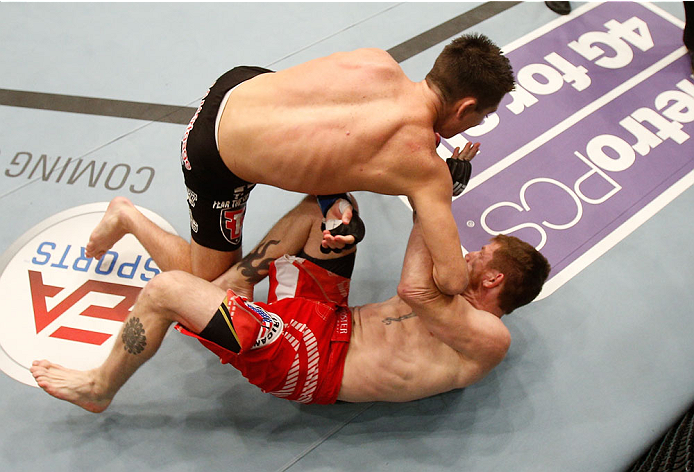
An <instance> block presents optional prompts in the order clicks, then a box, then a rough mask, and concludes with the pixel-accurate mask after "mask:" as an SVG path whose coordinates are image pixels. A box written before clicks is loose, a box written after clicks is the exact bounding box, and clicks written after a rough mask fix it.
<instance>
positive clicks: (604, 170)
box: [439, 2, 694, 296]
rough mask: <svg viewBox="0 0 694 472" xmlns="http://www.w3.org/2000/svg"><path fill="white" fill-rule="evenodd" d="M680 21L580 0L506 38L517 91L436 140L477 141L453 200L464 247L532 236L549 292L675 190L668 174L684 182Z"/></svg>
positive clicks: (688, 119) (689, 150)
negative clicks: (476, 120) (478, 120)
mask: <svg viewBox="0 0 694 472" xmlns="http://www.w3.org/2000/svg"><path fill="white" fill-rule="evenodd" d="M677 21H678V20H676V19H672V18H669V17H668V15H667V14H666V13H664V12H660V10H659V9H658V8H657V7H654V6H650V7H647V6H644V5H642V4H635V3H622V2H610V3H605V4H587V5H585V6H583V7H580V8H579V9H577V10H576V11H575V13H574V14H573V15H572V16H570V17H568V18H566V19H560V20H558V21H557V22H555V23H552V24H550V25H548V27H547V28H544V29H543V30H541V31H539V32H536V33H534V34H533V35H531V36H534V37H531V38H521V40H519V41H518V42H516V43H515V44H512V45H510V46H509V47H508V48H507V50H508V51H509V52H507V55H508V57H509V58H510V60H511V63H512V64H513V67H514V71H515V73H516V75H517V86H516V88H517V90H516V91H515V92H513V93H512V94H510V95H509V96H507V97H506V98H505V99H504V100H503V101H502V103H501V105H500V107H499V110H498V112H497V113H496V114H495V115H494V116H491V117H489V118H488V119H487V121H486V122H485V123H483V124H482V125H480V126H479V127H477V128H475V129H472V130H468V132H467V133H465V134H464V135H460V136H457V137H455V138H453V139H451V140H448V142H445V143H444V146H442V147H440V148H439V152H440V153H441V155H442V156H443V157H447V155H450V152H448V151H446V149H452V147H454V146H456V145H460V144H462V143H464V142H465V141H466V140H470V141H480V142H481V143H482V148H481V149H482V150H481V152H480V154H479V155H478V156H477V157H476V158H475V161H474V177H473V179H472V181H471V182H470V185H469V187H468V189H467V190H466V192H465V193H464V194H463V195H462V196H461V197H459V198H457V199H456V200H455V201H454V202H453V214H454V216H455V218H456V221H457V222H458V227H459V231H460V237H461V242H462V244H463V247H465V248H466V249H468V250H476V249H478V248H479V247H481V246H482V245H483V244H486V243H487V242H488V240H489V238H490V237H491V236H492V235H495V234H499V233H503V234H512V235H514V236H518V237H520V238H521V239H523V240H525V241H528V242H529V243H531V244H533V245H535V246H536V247H537V248H538V249H540V250H541V251H542V253H543V254H545V256H546V257H547V258H548V259H549V261H550V263H551V264H552V266H553V270H552V275H551V279H552V280H551V281H550V282H553V283H548V287H549V289H548V290H546V291H545V292H544V296H546V295H547V294H548V293H551V291H553V290H555V289H556V288H557V287H558V286H560V285H561V284H563V283H564V282H565V281H566V280H568V279H569V278H570V277H571V276H572V274H574V273H575V272H576V271H577V270H580V268H582V267H585V266H586V265H587V264H589V263H590V262H592V261H593V260H594V259H595V257H598V256H599V254H601V252H600V251H596V250H595V249H594V248H595V247H596V245H598V244H602V245H603V246H605V241H608V240H609V241H611V244H614V243H615V242H616V241H618V240H619V239H621V238H623V237H624V236H625V235H626V234H628V232H630V231H631V230H633V227H635V226H634V225H636V226H638V225H639V224H641V223H642V222H643V221H645V219H647V218H648V217H649V216H650V215H651V214H652V212H653V211H654V210H653V208H655V207H657V206H658V205H661V207H662V205H664V204H666V203H667V201H669V200H671V199H672V198H674V197H673V196H671V195H664V192H666V191H668V189H670V188H671V187H672V186H673V185H674V184H676V183H678V182H679V184H678V185H679V187H682V185H683V183H684V184H686V186H689V185H691V182H689V179H690V178H692V176H689V173H690V172H691V171H692V170H693V169H694V144H693V143H694V141H692V140H691V139H690V135H691V134H692V133H694V124H693V123H692V122H693V121H694V79H692V77H691V76H690V74H691V71H690V65H689V59H688V57H687V56H685V55H686V50H685V49H684V47H683V45H682V28H681V26H678V25H677V24H676V23H677ZM446 154H447V155H446ZM692 175H694V173H693V174H692ZM683 188H686V187H683ZM683 188H680V189H679V190H678V191H679V192H681V191H682V190H683ZM670 193H672V191H671V192H670ZM664 200H667V201H664ZM649 204H651V205H650V207H648V211H644V208H646V206H647V205H649ZM655 211H657V210H655ZM627 222H629V224H628V225H626V224H625V223H627ZM604 250H606V249H604ZM604 250H603V251H602V252H604ZM587 253H589V254H587ZM570 266H571V267H572V270H571V271H567V272H566V273H564V274H563V275H562V276H560V274H562V271H564V270H565V269H566V268H567V267H570ZM577 267H578V269H577Z"/></svg>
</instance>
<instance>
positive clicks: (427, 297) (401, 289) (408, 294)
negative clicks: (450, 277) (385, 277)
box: [398, 280, 441, 307]
mask: <svg viewBox="0 0 694 472" xmlns="http://www.w3.org/2000/svg"><path fill="white" fill-rule="evenodd" d="M398 296H399V297H400V299H401V300H402V301H404V302H405V303H407V304H408V305H410V306H411V307H418V306H424V305H428V304H430V303H431V302H433V301H434V300H436V299H437V298H438V297H439V296H441V292H440V291H438V290H437V289H436V287H425V286H423V285H419V284H414V283H412V281H409V280H401V281H400V283H399V284H398Z"/></svg>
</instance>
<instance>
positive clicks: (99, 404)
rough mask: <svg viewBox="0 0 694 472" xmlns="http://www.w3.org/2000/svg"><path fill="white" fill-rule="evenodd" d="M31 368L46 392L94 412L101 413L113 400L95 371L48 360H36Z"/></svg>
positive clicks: (39, 384) (37, 381)
mask: <svg viewBox="0 0 694 472" xmlns="http://www.w3.org/2000/svg"><path fill="white" fill-rule="evenodd" d="M29 370H31V374H32V375H33V376H34V379H35V380H36V383H37V384H38V386H39V387H41V388H42V389H43V390H44V391H45V392H46V393H48V394H49V395H52V396H54V397H55V398H58V399H60V400H65V401H68V402H70V403H73V404H75V405H77V406H79V407H82V408H84V409H85V410H87V411H91V412H92V413H101V412H102V411H104V410H105V409H106V408H107V407H108V406H109V405H110V404H111V400H113V396H108V395H105V394H104V393H103V390H104V389H103V388H102V387H100V386H99V382H97V381H96V376H95V375H94V373H93V371H89V370H88V371H80V370H72V369H66V368H65V367H63V366H60V365H58V364H53V363H51V362H48V361H46V360H42V361H34V362H33V364H32V366H31V369H29Z"/></svg>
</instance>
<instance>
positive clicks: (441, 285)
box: [433, 267, 468, 295]
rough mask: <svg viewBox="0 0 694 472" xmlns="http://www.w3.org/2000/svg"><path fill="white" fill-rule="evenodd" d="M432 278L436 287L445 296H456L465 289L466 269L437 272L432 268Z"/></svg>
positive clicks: (466, 281) (466, 282)
mask: <svg viewBox="0 0 694 472" xmlns="http://www.w3.org/2000/svg"><path fill="white" fill-rule="evenodd" d="M433 277H434V283H435V284H436V287H437V288H438V289H439V290H440V291H441V293H443V294H445V295H458V294H460V293H463V292H464V291H465V289H466V288H467V284H468V273H467V267H463V270H460V271H455V272H450V271H448V272H447V271H439V270H437V268H436V267H434V273H433Z"/></svg>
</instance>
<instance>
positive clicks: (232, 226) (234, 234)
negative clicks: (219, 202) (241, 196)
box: [219, 206, 246, 244]
mask: <svg viewBox="0 0 694 472" xmlns="http://www.w3.org/2000/svg"><path fill="white" fill-rule="evenodd" d="M245 215H246V207H245V206H244V207H243V208H240V209H237V210H221V211H220V212H219V225H220V229H221V230H222V234H223V235H224V238H225V239H226V240H227V241H229V242H230V243H231V244H238V243H239V242H240V240H241V231H242V229H243V218H244V216H245Z"/></svg>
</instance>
